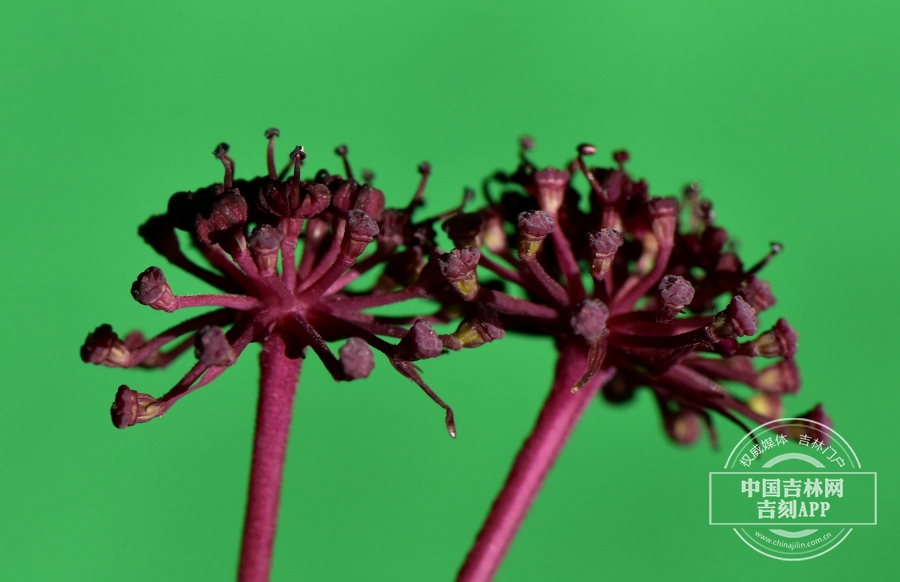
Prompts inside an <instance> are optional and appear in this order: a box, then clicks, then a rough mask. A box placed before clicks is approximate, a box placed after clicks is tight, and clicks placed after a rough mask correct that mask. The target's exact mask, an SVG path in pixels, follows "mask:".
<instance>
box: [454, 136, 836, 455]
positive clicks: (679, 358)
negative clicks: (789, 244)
mask: <svg viewBox="0 0 900 582" xmlns="http://www.w3.org/2000/svg"><path fill="white" fill-rule="evenodd" d="M532 147H533V143H531V142H529V143H527V144H523V147H522V150H521V151H520V156H521V164H520V165H519V167H518V169H517V170H516V171H515V172H513V173H512V174H504V173H502V172H499V173H497V174H495V175H494V177H493V179H492V180H489V181H488V182H486V185H485V195H486V196H487V198H488V201H489V202H488V206H487V207H486V208H483V209H481V210H480V211H479V212H478V213H474V214H470V215H460V216H457V217H454V218H453V224H448V225H447V228H448V232H450V231H459V230H460V229H459V227H458V226H457V225H459V224H462V222H463V219H464V218H465V217H467V216H470V217H472V218H470V219H467V220H466V224H467V226H468V228H467V229H466V236H465V237H464V240H465V241H466V244H465V245H462V246H461V247H460V248H458V249H455V250H453V251H451V252H450V253H447V254H444V255H443V256H442V258H441V261H440V266H441V273H442V274H443V276H444V277H445V278H446V280H447V281H448V282H449V283H450V284H451V285H452V286H453V288H455V290H456V291H457V292H458V293H459V295H460V297H461V298H462V299H463V300H465V301H467V302H470V303H475V304H477V305H478V306H479V308H480V309H482V310H488V309H489V310H491V312H496V313H499V314H500V316H499V319H500V322H502V323H500V325H501V326H502V327H503V328H505V329H506V330H507V331H510V330H512V331H520V332H524V333H529V334H534V333H543V334H549V335H552V336H554V337H555V338H557V340H566V341H571V340H576V341H580V342H582V345H583V346H584V349H586V350H587V351H588V357H587V368H586V369H585V370H584V371H583V374H582V376H581V379H580V380H579V381H578V382H576V383H575V385H574V386H573V387H572V389H573V391H576V390H578V389H580V388H582V387H583V386H585V385H586V383H587V382H588V381H590V379H591V378H592V377H594V376H595V375H596V374H597V372H598V371H599V370H601V368H611V369H613V370H614V371H615V373H614V375H613V377H612V379H611V380H610V381H609V382H608V383H607V384H606V387H605V389H604V393H605V394H606V396H607V398H608V399H609V400H610V401H623V400H626V399H628V398H630V395H631V394H632V393H633V392H634V390H635V389H636V388H638V387H641V386H645V387H649V388H650V389H652V390H653V392H654V394H655V395H656V398H657V401H658V403H659V406H660V410H661V413H662V418H663V425H664V427H665V430H666V432H667V434H668V435H669V436H670V437H671V438H672V439H673V440H674V441H676V442H678V443H682V444H689V443H691V442H693V441H694V440H696V438H697V436H698V434H699V432H698V420H701V419H702V420H703V421H704V422H705V423H706V424H707V426H709V427H710V430H712V424H711V419H710V415H709V411H714V412H717V413H719V414H722V415H724V416H726V417H727V418H729V419H731V420H734V421H736V422H738V423H739V424H740V425H741V426H744V428H746V426H745V425H744V424H743V421H741V420H740V419H739V418H738V415H740V416H744V417H746V418H749V419H750V420H752V421H754V422H759V423H763V422H767V421H769V420H771V419H772V418H775V417H777V416H778V415H779V414H780V413H781V403H780V397H781V395H783V394H786V393H795V392H796V391H797V390H798V389H799V386H800V379H799V374H798V372H797V366H796V364H795V362H794V359H793V358H794V355H795V354H796V351H797V333H796V332H795V331H794V329H793V328H792V327H791V326H790V325H789V324H788V323H787V321H786V320H784V319H780V320H778V322H777V323H776V325H775V327H773V328H772V329H771V330H767V331H763V332H762V333H761V334H759V335H758V336H757V335H756V334H757V314H758V313H759V312H761V311H763V310H764V309H766V308H768V307H770V306H771V305H773V304H774V303H775V297H774V295H773V294H772V292H771V288H770V286H769V284H768V283H767V282H765V281H762V280H760V279H759V278H757V274H758V273H759V271H760V269H761V268H762V267H763V266H764V265H765V264H766V263H768V262H769V261H770V260H771V259H772V258H773V257H774V255H775V254H777V253H778V252H780V250H781V246H780V245H775V244H773V246H772V251H771V252H770V253H769V254H768V255H767V256H766V257H765V258H764V259H763V260H762V261H760V262H759V263H757V264H756V265H754V266H752V267H750V268H745V267H744V265H743V263H742V262H741V260H740V259H739V258H738V257H737V255H735V254H734V253H732V252H730V251H729V248H730V247H729V245H728V244H727V243H728V240H729V238H728V234H727V232H726V231H725V230H724V229H722V228H719V227H717V226H715V225H714V221H713V213H712V207H711V204H710V203H709V202H708V201H706V200H703V199H701V197H700V193H699V189H698V187H697V186H696V185H695V184H694V185H691V186H690V187H689V188H688V189H687V190H686V192H685V196H684V198H683V199H682V200H678V199H676V198H673V197H658V196H651V195H650V191H649V186H648V184H647V182H645V181H643V180H634V179H633V178H632V177H631V176H630V175H629V174H628V173H627V172H626V170H625V163H626V162H627V161H628V158H629V156H628V154H627V153H626V152H621V151H620V152H616V153H615V154H614V156H613V158H614V160H615V162H616V167H615V168H596V167H588V165H587V163H586V162H585V158H586V156H589V155H592V154H594V153H595V152H596V148H594V147H593V146H591V145H587V144H585V145H581V146H579V147H578V155H577V157H576V158H575V160H573V161H572V162H571V163H570V164H569V165H568V168H569V171H565V170H558V169H555V168H546V169H538V168H537V167H535V165H534V164H533V163H531V162H530V160H529V159H528V158H527V157H526V155H525V152H527V151H529V150H530V149H531V148H532ZM575 172H581V173H582V174H583V175H584V177H585V178H587V181H588V184H589V187H590V191H589V192H588V194H587V196H588V198H589V208H588V210H583V209H582V208H584V207H585V205H584V204H582V203H581V202H580V200H581V198H582V197H583V195H582V194H580V193H579V192H578V191H577V190H576V189H575V187H574V186H573V184H572V174H573V173H575ZM496 183H499V184H500V185H502V186H503V187H504V192H503V193H502V196H500V197H499V198H496V197H495V195H492V194H491V192H490V186H491V185H492V184H496ZM683 216H687V217H688V220H687V221H686V223H684V224H683V223H682V220H681V218H682V217H683ZM476 218H477V220H476ZM498 218H499V219H500V221H499V223H498V220H497V219H498ZM489 219H492V220H494V222H493V223H492V226H491V228H492V229H493V231H492V232H491V233H489V232H488V231H487V225H488V220H489ZM448 222H449V221H448ZM498 224H499V226H498ZM479 226H480V228H481V229H480V230H476V229H477V227H479ZM498 229H500V232H501V233H502V236H498V234H497V232H498ZM460 238H462V237H460ZM488 239H490V240H491V241H492V244H491V246H490V247H488V246H487V244H486V241H487V240H488ZM478 241H483V244H481V245H479V246H473V242H474V243H475V244H476V245H477V242H478ZM512 249H515V250H516V252H515V253H514V252H513V250H512ZM583 273H584V274H586V273H589V274H590V278H589V279H588V278H587V277H583V276H582V274H583ZM586 281H589V282H590V284H586ZM506 285H516V286H518V287H520V288H521V289H522V290H523V291H524V293H515V294H507V293H505V292H504V291H503V290H502V289H503V287H504V286H506ZM753 336H756V337H755V339H748V340H743V339H742V338H752V337H753ZM755 357H763V358H775V359H777V360H778V361H777V362H776V363H774V364H772V365H770V366H768V367H764V368H762V369H759V370H757V368H756V366H755V365H754V363H753V358H755ZM722 380H727V381H731V382H738V383H742V384H745V385H747V386H749V387H751V388H753V389H754V390H755V391H756V392H757V395H756V396H754V397H752V398H750V399H741V398H739V397H737V396H735V395H733V394H731V393H729V392H728V391H727V390H726V389H725V388H724V386H723V385H722V384H720V382H721V381H722ZM817 410H820V412H819V413H817V414H818V416H819V417H821V418H827V417H825V416H824V412H821V409H817ZM829 422H830V421H829ZM712 435H713V440H715V433H712Z"/></svg>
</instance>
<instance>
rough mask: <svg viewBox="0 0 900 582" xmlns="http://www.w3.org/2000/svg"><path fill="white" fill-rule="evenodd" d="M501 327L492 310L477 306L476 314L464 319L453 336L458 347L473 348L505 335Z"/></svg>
mask: <svg viewBox="0 0 900 582" xmlns="http://www.w3.org/2000/svg"><path fill="white" fill-rule="evenodd" d="M502 325H503V324H502V323H501V321H500V318H499V317H497V314H496V313H495V312H494V311H493V310H492V309H490V308H489V307H485V306H483V305H479V306H478V311H477V313H476V314H475V315H474V316H472V317H467V318H466V319H464V320H463V321H462V323H460V324H459V327H458V328H456V331H455V332H453V336H454V337H455V338H456V339H457V340H459V345H460V347H462V348H475V347H478V346H480V345H483V344H486V343H488V342H492V341H494V340H497V339H500V338H502V337H503V336H504V335H506V333H505V332H504V331H503V327H502Z"/></svg>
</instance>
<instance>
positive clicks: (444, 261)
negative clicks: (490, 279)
mask: <svg viewBox="0 0 900 582" xmlns="http://www.w3.org/2000/svg"><path fill="white" fill-rule="evenodd" d="M480 258H481V252H480V251H479V250H478V249H476V248H472V247H463V248H461V249H453V250H452V251H450V252H449V253H444V254H443V255H441V257H440V258H439V259H438V266H439V267H440V269H441V274H442V275H443V276H444V277H445V278H446V279H447V281H448V282H449V283H450V284H451V285H453V287H455V288H456V290H457V291H458V292H459V294H460V295H462V297H463V299H465V300H466V301H471V300H472V299H474V298H475V295H476V294H477V293H478V289H479V287H478V272H477V271H476V268H477V267H478V260H479V259H480Z"/></svg>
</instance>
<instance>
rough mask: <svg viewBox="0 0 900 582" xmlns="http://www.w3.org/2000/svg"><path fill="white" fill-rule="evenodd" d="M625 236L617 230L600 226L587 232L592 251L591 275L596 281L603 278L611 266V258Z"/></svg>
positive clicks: (614, 256) (614, 255)
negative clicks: (598, 228)
mask: <svg viewBox="0 0 900 582" xmlns="http://www.w3.org/2000/svg"><path fill="white" fill-rule="evenodd" d="M624 243H625V238H624V237H623V236H622V233H621V232H619V231H618V230H613V229H611V228H601V229H600V230H595V231H592V232H590V233H588V246H589V247H590V249H591V252H592V253H593V255H594V256H593V258H592V259H591V275H592V276H593V277H594V279H596V280H597V281H601V280H603V278H604V277H606V274H607V273H609V270H610V269H611V268H612V264H613V260H614V259H615V258H616V252H617V251H618V250H619V247H620V246H622V245H623V244H624Z"/></svg>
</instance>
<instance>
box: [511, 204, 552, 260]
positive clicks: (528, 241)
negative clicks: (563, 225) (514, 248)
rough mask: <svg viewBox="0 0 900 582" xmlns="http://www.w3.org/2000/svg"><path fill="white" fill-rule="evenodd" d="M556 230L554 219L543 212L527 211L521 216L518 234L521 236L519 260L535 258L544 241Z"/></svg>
mask: <svg viewBox="0 0 900 582" xmlns="http://www.w3.org/2000/svg"><path fill="white" fill-rule="evenodd" d="M555 229H556V223H555V222H554V221H553V217H551V216H550V215H549V214H547V213H546V212H544V211H543V210H527V211H525V212H522V213H521V214H519V218H518V220H517V221H516V234H518V235H519V258H521V259H522V260H525V259H528V258H531V257H534V256H535V255H536V254H537V252H538V250H539V249H540V248H541V244H542V243H543V242H544V239H545V238H547V237H548V236H549V235H550V233H552V232H553V231H554V230H555Z"/></svg>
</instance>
